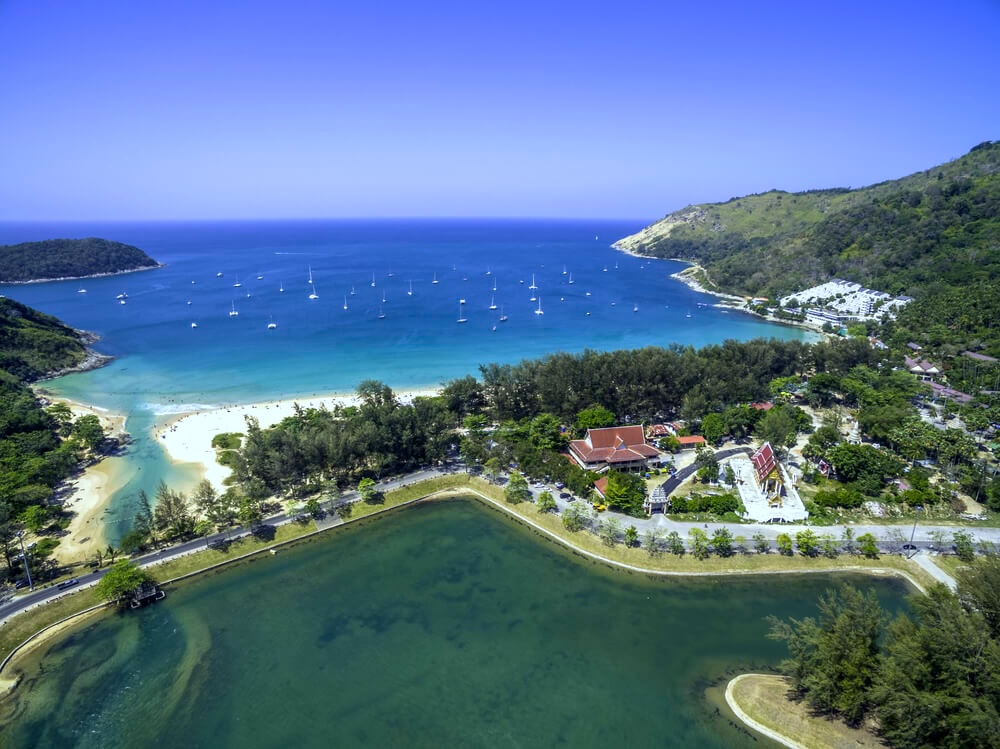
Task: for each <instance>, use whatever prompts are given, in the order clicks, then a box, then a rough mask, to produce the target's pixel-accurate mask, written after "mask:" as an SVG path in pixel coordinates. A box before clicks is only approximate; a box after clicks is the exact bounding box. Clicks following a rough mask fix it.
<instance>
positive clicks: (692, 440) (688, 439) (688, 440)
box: [677, 434, 708, 450]
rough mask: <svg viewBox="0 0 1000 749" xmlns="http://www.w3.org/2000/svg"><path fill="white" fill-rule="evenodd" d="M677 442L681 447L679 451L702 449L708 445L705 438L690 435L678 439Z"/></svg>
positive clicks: (698, 435)
mask: <svg viewBox="0 0 1000 749" xmlns="http://www.w3.org/2000/svg"><path fill="white" fill-rule="evenodd" d="M677 442H678V443H679V444H680V446H681V450H694V449H695V448H698V447H704V446H705V445H707V444H708V442H706V440H705V438H704V437H702V436H701V435H700V434H691V435H688V436H685V437H678V438H677Z"/></svg>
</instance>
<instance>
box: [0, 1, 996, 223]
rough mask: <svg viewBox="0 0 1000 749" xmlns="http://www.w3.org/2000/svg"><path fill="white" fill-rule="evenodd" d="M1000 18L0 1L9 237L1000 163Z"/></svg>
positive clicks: (659, 211)
mask: <svg viewBox="0 0 1000 749" xmlns="http://www.w3.org/2000/svg"><path fill="white" fill-rule="evenodd" d="M998 40H1000V2H997V0H954V1H953V2H940V1H939V0H935V1H934V2H927V1H922V0H909V1H907V2H895V1H892V2H879V0H864V1H863V2H861V1H856V0H845V1H841V2H825V3H812V2H790V1H789V2H764V1H762V2H747V1H746V0H740V1H739V2H728V1H721V2H715V3H696V2H670V1H669V0H664V1H662V2H654V1H653V0H646V1H644V2H632V1H631V0H617V1H615V2H590V1H589V0H575V1H574V2H572V3H570V2H558V3H553V2H545V0H533V1H532V2H522V1H521V0H505V2H498V3H479V2H470V1H469V0H461V1H456V2H438V1H437V0H426V1H425V2H413V0H408V1H407V2H397V1H396V0H389V1H379V0H370V1H369V2H346V1H343V0H341V1H336V0H331V1H330V2H321V1H318V0H317V1H316V2H305V1H302V0H284V1H282V2H278V1H275V0H269V1H268V2H257V1H255V0H248V1H247V2H242V3H236V2H232V3H213V2H210V1H209V0H199V1H198V2H187V1H186V0H170V1H169V2H161V1H160V0H142V1H141V2H136V1H135V0H120V1H116V0H105V1H102V0H88V1H86V2H64V1H62V0H60V1H58V2H56V1H55V0H0V220H35V219H39V220H46V219H155V218H253V217H256V218H265V217H340V216H345V217H368V216H553V217H555V216H562V217H577V216H579V217H584V216H588V217H605V218H612V217H625V218H638V219H655V218H659V217H660V216H662V215H664V214H665V213H668V212H670V211H672V210H675V209H677V208H680V207H683V206H684V205H687V204H689V203H697V202H703V201H717V200H726V199H728V198H730V197H732V196H735V195H742V194H745V193H749V192H760V191H763V190H767V189H769V188H772V187H777V188H781V189H786V190H802V189H809V188H816V187H833V186H844V187H857V186H862V185H866V184H871V183H873V182H878V181H881V180H884V179H890V178H894V177H899V176H903V175H904V174H908V173H911V172H914V171H918V170H921V169H925V168H927V167H930V166H933V165H935V164H939V163H941V162H944V161H947V160H949V159H952V158H955V157H957V156H959V155H961V154H963V153H965V152H966V151H968V150H969V149H970V148H971V147H972V146H974V145H976V144H977V143H979V142H981V141H984V140H995V139H1000V87H998V84H997V72H998V71H1000V42H998Z"/></svg>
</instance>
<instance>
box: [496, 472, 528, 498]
mask: <svg viewBox="0 0 1000 749" xmlns="http://www.w3.org/2000/svg"><path fill="white" fill-rule="evenodd" d="M503 498H504V499H505V500H507V503H508V504H512V505H519V504H521V503H522V502H524V501H526V500H528V499H531V489H529V488H528V481H527V480H526V479H525V478H524V476H523V475H522V474H521V473H519V472H517V471H513V472H512V473H511V474H510V481H508V482H507V486H506V487H505V488H504V490H503Z"/></svg>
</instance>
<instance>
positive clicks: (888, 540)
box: [882, 528, 906, 554]
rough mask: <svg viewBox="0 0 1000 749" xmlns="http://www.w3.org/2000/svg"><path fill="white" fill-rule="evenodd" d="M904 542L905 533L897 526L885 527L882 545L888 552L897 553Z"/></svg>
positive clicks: (901, 548)
mask: <svg viewBox="0 0 1000 749" xmlns="http://www.w3.org/2000/svg"><path fill="white" fill-rule="evenodd" d="M905 543H906V535H905V534H904V533H903V531H901V530H900V529H899V528H887V529H886V530H885V532H884V533H883V534H882V545H883V546H884V547H885V549H886V550H887V551H888V552H889V553H890V554H898V553H899V552H900V551H902V550H903V544H905Z"/></svg>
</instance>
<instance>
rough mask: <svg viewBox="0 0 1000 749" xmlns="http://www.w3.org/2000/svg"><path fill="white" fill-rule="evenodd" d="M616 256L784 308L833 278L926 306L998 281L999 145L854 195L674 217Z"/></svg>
mask: <svg viewBox="0 0 1000 749" xmlns="http://www.w3.org/2000/svg"><path fill="white" fill-rule="evenodd" d="M615 246H616V247H618V248H620V249H624V250H628V251H631V252H636V253H638V254H643V255H650V256H654V257H669V258H683V259H688V260H693V261H696V262H698V263H699V264H700V265H702V266H704V267H705V269H706V271H707V272H708V276H709V277H710V279H711V282H712V283H714V284H715V285H716V286H717V287H718V288H719V290H721V291H727V292H731V293H736V294H743V295H747V296H780V295H783V294H787V293H789V292H792V291H795V290H798V289H803V288H807V287H809V286H812V285H815V284H817V283H822V282H824V281H827V280H829V279H830V278H835V277H841V278H846V279H848V280H851V281H856V282H858V283H860V284H863V285H865V286H869V287H872V288H876V289H880V290H884V291H888V292H889V293H891V294H907V295H910V296H913V297H915V298H918V299H920V298H925V297H930V296H934V295H937V294H941V293H944V292H947V291H949V290H952V289H955V288H958V287H964V286H967V285H970V284H983V283H991V282H995V281H996V280H997V279H998V278H1000V141H997V142H989V141H988V142H986V143H982V144H980V145H978V146H976V147H975V148H973V149H972V150H971V151H970V152H969V153H968V154H966V155H965V156H962V157H961V158H959V159H956V160H954V161H950V162H948V163H946V164H942V165H941V166H937V167H934V168H932V169H928V170H927V171H924V172H918V173H917V174H912V175H910V176H908V177H903V178H902V179H897V180H892V181H889V182H882V183H879V184H877V185H872V186H870V187H865V188H861V189H857V190H848V189H831V190H814V191H808V192H799V193H788V192H781V191H778V190H774V191H771V192H767V193H762V194H758V195H748V196H746V197H742V198H733V199H731V200H729V201H727V202H725V203H712V204H705V205H695V206H689V207H687V208H684V209H682V210H680V211H676V212H674V213H671V214H670V215H669V216H666V217H665V218H663V219H662V220H660V221H658V222H657V223H655V224H652V225H651V226H649V227H647V228H645V229H643V230H642V231H641V232H639V233H637V234H634V235H632V236H629V237H625V238H624V239H622V240H619V242H617V243H616V245H615Z"/></svg>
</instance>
